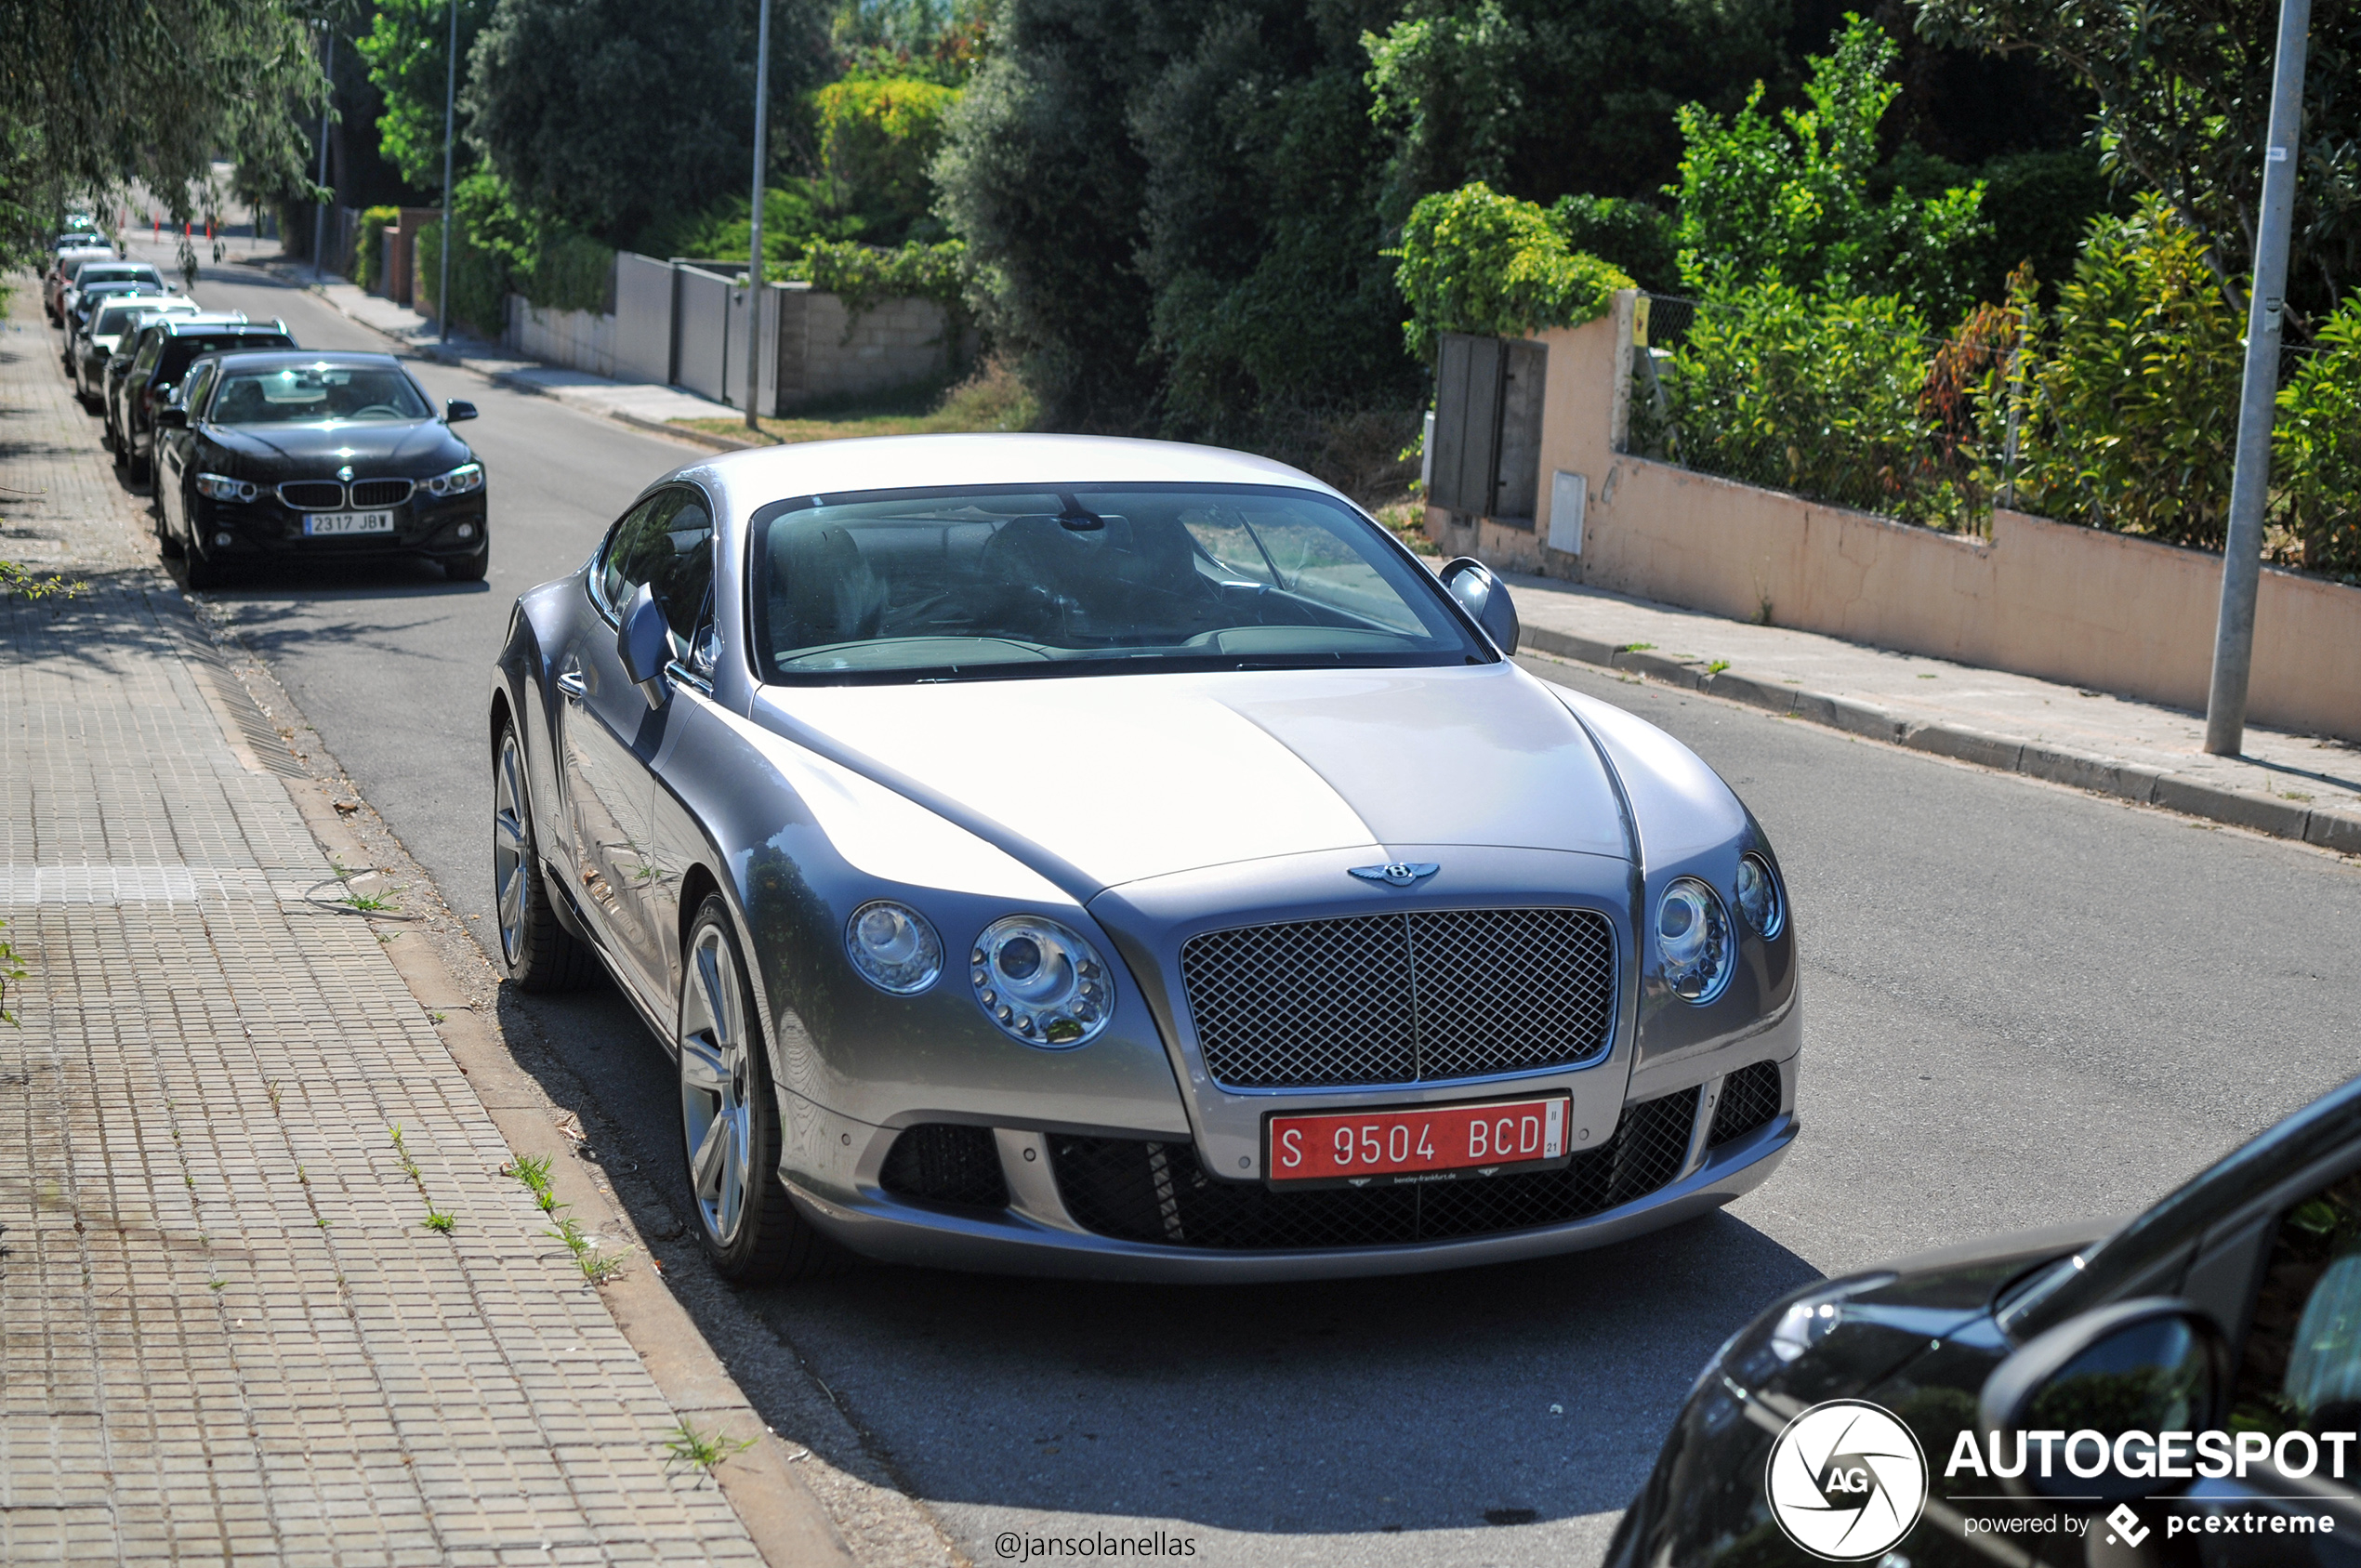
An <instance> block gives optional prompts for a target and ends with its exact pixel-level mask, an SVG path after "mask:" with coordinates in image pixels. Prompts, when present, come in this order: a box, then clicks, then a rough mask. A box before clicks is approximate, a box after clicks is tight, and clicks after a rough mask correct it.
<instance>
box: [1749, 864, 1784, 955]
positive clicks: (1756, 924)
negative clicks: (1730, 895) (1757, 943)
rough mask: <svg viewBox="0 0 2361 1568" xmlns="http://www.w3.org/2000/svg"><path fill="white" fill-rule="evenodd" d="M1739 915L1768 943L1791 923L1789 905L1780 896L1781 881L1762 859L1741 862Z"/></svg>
mask: <svg viewBox="0 0 2361 1568" xmlns="http://www.w3.org/2000/svg"><path fill="white" fill-rule="evenodd" d="M1738 913H1739V914H1741V915H1743V916H1746V921H1747V924H1748V926H1750V927H1752V928H1753V929H1754V933H1755V934H1756V935H1757V936H1759V937H1761V938H1763V939H1765V940H1766V941H1767V940H1769V939H1770V938H1772V937H1774V936H1777V935H1778V934H1779V929H1780V928H1781V927H1783V926H1785V925H1786V924H1787V901H1786V900H1785V899H1782V898H1781V897H1780V896H1779V879H1778V878H1777V877H1775V876H1772V875H1771V867H1770V864H1769V863H1767V862H1765V861H1764V860H1763V858H1762V857H1761V855H1746V856H1743V857H1741V858H1740V859H1739V861H1738Z"/></svg>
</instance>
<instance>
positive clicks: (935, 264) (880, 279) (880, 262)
mask: <svg viewBox="0 0 2361 1568" xmlns="http://www.w3.org/2000/svg"><path fill="white" fill-rule="evenodd" d="M967 254H968V247H967V246H965V245H963V244H960V243H959V242H958V241H956V240H945V241H944V242H943V243H942V244H934V245H920V244H908V245H903V246H900V247H898V248H896V249H892V250H887V249H884V248H882V247H880V246H877V245H863V244H853V243H852V242H851V241H849V240H819V241H815V242H813V244H811V247H810V248H808V249H807V250H805V252H804V253H803V260H802V261H801V262H800V263H798V265H797V267H796V269H795V270H796V271H797V272H798V273H799V274H800V275H801V276H802V277H804V278H806V279H808V280H809V281H810V282H811V286H812V287H813V288H816V289H822V290H824V291H825V292H827V293H829V294H833V295H835V296H838V298H840V299H842V300H843V301H844V305H845V310H846V313H847V314H849V315H853V316H858V315H859V314H860V313H861V312H862V311H864V310H870V309H872V308H873V307H875V306H876V305H877V304H878V303H879V302H880V301H882V300H887V299H900V298H918V299H931V300H933V301H934V302H935V303H936V304H938V305H940V306H942V307H943V309H944V310H949V311H950V312H952V314H953V315H954V316H955V317H963V316H964V312H965V310H966V308H967V307H966V299H965V296H964V294H963V293H962V286H963V284H964V282H965V277H964V271H963V269H964V266H965V263H966V260H967Z"/></svg>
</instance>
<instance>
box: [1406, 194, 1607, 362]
mask: <svg viewBox="0 0 2361 1568" xmlns="http://www.w3.org/2000/svg"><path fill="white" fill-rule="evenodd" d="M1387 254H1389V255H1392V256H1395V257H1399V258H1400V262H1401V264H1400V266H1399V267H1397V268H1396V269H1395V271H1394V282H1395V283H1396V284H1397V286H1399V287H1400V288H1401V290H1402V296H1403V297H1404V298H1405V300H1407V301H1408V302H1409V306H1410V320H1409V321H1408V322H1407V323H1405V324H1404V326H1403V329H1402V331H1403V336H1404V338H1405V340H1406V341H1407V343H1408V345H1409V349H1410V352H1411V353H1412V354H1413V355H1415V356H1417V357H1418V359H1420V360H1422V361H1426V362H1432V361H1433V359H1434V353H1435V337H1436V335H1437V334H1439V333H1445V332H1468V333H1475V334H1477V335H1479V336H1486V337H1523V336H1526V335H1527V334H1529V333H1534V332H1539V331H1542V330H1544V329H1545V328H1549V327H1556V326H1579V325H1580V324H1582V323H1584V322H1588V321H1593V320H1595V319H1597V318H1598V317H1600V316H1603V315H1605V314H1606V312H1607V307H1608V305H1609V304H1610V303H1611V302H1612V301H1613V299H1614V297H1615V291H1616V290H1617V289H1619V288H1629V287H1631V286H1632V284H1631V280H1630V279H1629V277H1627V276H1626V275H1625V274H1624V273H1622V272H1621V271H1619V270H1616V268H1614V267H1612V266H1609V265H1608V264H1607V263H1606V262H1603V261H1602V260H1600V259H1599V258H1598V257H1595V256H1587V255H1584V254H1583V253H1582V252H1580V251H1576V250H1575V249H1573V248H1572V247H1571V246H1569V245H1568V244H1566V240H1565V236H1564V234H1563V233H1561V232H1560V231H1559V230H1558V227H1557V225H1555V224H1554V223H1552V222H1550V215H1549V213H1547V212H1545V211H1544V210H1543V209H1542V208H1540V207H1538V206H1537V205H1535V204H1533V203H1531V202H1521V201H1518V200H1517V199H1516V198H1515V197H1513V196H1503V195H1499V194H1497V192H1495V191H1493V189H1492V188H1491V187H1490V186H1488V185H1486V184H1484V182H1483V181H1482V180H1478V181H1476V182H1475V183H1474V184H1472V185H1463V186H1461V187H1460V188H1459V189H1458V190H1457V191H1437V192H1435V193H1434V194H1432V195H1430V196H1423V197H1421V198H1419V200H1418V205H1417V206H1415V207H1413V208H1411V209H1410V217H1409V221H1408V222H1406V223H1405V224H1404V225H1403V226H1402V244H1401V245H1400V247H1399V248H1398V249H1396V250H1393V251H1391V252H1388V253H1387Z"/></svg>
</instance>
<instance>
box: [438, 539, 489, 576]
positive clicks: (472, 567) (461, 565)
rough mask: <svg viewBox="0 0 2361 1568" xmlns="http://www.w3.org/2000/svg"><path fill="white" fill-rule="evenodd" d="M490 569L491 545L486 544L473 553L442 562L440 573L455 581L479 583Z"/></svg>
mask: <svg viewBox="0 0 2361 1568" xmlns="http://www.w3.org/2000/svg"><path fill="white" fill-rule="evenodd" d="M491 570H492V547H491V546H490V545H486V546H485V547H483V548H481V549H480V550H478V551H476V553H475V554H473V555H468V556H457V557H454V558H452V559H449V560H444V561H443V563H442V574H443V576H445V577H447V578H449V579H450V580H451V581H452V582H455V583H481V582H482V581H483V579H484V574H485V573H488V572H490V571H491Z"/></svg>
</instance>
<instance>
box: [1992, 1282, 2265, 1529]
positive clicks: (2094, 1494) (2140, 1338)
mask: <svg viewBox="0 0 2361 1568" xmlns="http://www.w3.org/2000/svg"><path fill="white" fill-rule="evenodd" d="M2229 1385H2230V1354H2229V1350H2228V1348H2227V1346H2226V1345H2225V1344H2224V1342H2223V1337H2222V1331H2221V1329H2220V1328H2219V1327H2217V1326H2216V1325H2215V1324H2214V1322H2213V1320H2212V1319H2211V1318H2210V1317H2208V1316H2207V1315H2206V1314H2205V1313H2203V1312H2202V1311H2198V1310H2197V1309H2196V1307H2195V1306H2194V1305H2192V1304H2191V1303H2189V1302H2187V1301H2181V1300H2175V1299H2171V1298H2165V1297H2146V1298H2141V1299H2138V1300H2132V1301H2123V1302H2118V1303H2117V1304H2116V1305H2114V1306H2110V1307H2101V1308H2098V1309H2096V1310H2095V1311H2088V1312H2084V1313H2082V1314H2081V1315H2080V1316H2078V1317H2074V1318H2069V1319H2067V1320H2066V1321H2065V1322H2064V1323H2062V1324H2059V1325H2058V1326H2057V1327H2055V1328H2052V1329H2051V1330H2050V1331H2049V1332H2047V1333H2046V1334H2042V1335H2039V1336H2038V1337H2035V1338H2034V1339H2033V1340H2032V1341H2030V1342H2029V1343H2027V1344H2026V1345H2025V1347H2024V1348H2023V1349H2021V1350H2019V1351H2017V1352H2016V1353H2015V1354H2014V1355H2012V1356H2011V1357H2010V1358H2009V1359H2008V1360H2006V1361H2004V1362H2002V1363H2001V1364H1999V1366H1998V1368H1996V1369H1995V1370H1994V1371H1993V1374H1992V1376H1991V1377H1990V1378H1988V1379H1987V1380H1986V1381H1985V1385H1984V1394H1983V1398H1982V1400H1981V1401H1980V1403H1979V1409H1978V1421H1977V1425H1978V1427H1979V1428H1980V1431H1979V1433H1978V1435H1979V1436H1980V1437H1981V1438H1982V1440H1983V1442H1984V1445H1985V1454H1984V1455H1983V1456H1980V1457H1982V1458H1984V1459H1985V1461H1986V1462H1987V1463H1989V1464H1990V1466H1991V1469H1992V1473H1993V1475H1994V1477H1995V1479H1997V1480H1998V1481H1999V1482H2000V1483H2001V1484H2002V1485H2003V1486H2005V1487H2007V1488H2008V1489H2009V1490H2010V1491H2011V1492H2013V1493H2015V1494H2016V1495H2017V1496H2024V1497H2051V1498H2067V1497H2071V1498H2077V1499H2081V1500H2085V1501H2088V1502H2091V1503H2092V1504H2094V1505H2095V1507H2096V1508H2097V1509H2105V1508H2107V1507H2110V1506H2112V1505H2113V1504H2116V1503H2119V1502H2124V1501H2127V1500H2129V1499H2131V1498H2134V1497H2143V1496H2157V1495H2158V1494H2159V1493H2163V1492H2168V1491H2171V1490H2174V1487H2173V1484H2172V1482H2173V1481H2174V1480H2175V1479H2176V1478H2175V1477H2174V1476H2173V1475H2172V1474H2171V1468H2172V1467H2173V1465H2174V1464H2175V1463H2176V1461H2175V1460H2173V1459H2172V1457H2171V1451H2172V1449H2173V1448H2174V1447H2175V1446H2176V1445H2177V1446H2178V1448H2179V1458H2178V1460H2177V1464H2178V1466H2179V1468H2180V1469H2182V1471H2183V1476H2185V1475H2186V1473H2187V1469H2188V1463H2189V1459H2190V1444H2191V1443H2192V1440H2193V1437H2194V1434H2196V1433H2198V1432H2203V1431H2207V1430H2211V1429H2213V1428H2214V1427H2216V1426H2217V1425H2219V1422H2220V1418H2221V1415H2222V1405H2223V1398H2224V1395H2225V1394H2226V1392H2227V1390H2228V1388H2229ZM2127 1433H2128V1434H2130V1437H2129V1438H2127V1437H2126V1434H2127ZM2119 1439H2121V1440H2123V1441H2118V1440H2119ZM2093 1467H2096V1468H2095V1472H2094V1469H2093ZM2011 1468H2013V1469H2014V1470H2015V1473H2014V1474H2011V1473H2010V1471H2011Z"/></svg>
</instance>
